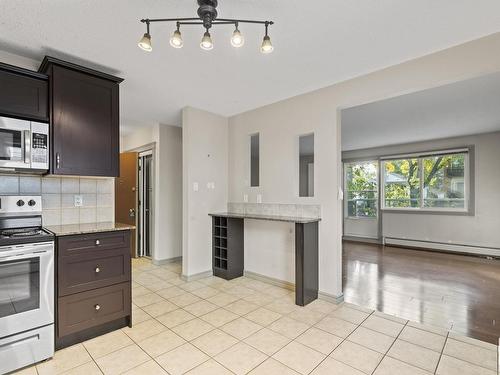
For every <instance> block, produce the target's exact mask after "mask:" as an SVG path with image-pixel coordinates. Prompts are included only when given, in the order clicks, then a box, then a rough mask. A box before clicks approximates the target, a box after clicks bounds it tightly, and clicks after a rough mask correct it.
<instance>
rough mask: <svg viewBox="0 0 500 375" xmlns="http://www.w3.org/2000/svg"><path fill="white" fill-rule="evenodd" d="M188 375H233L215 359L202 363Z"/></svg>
mask: <svg viewBox="0 0 500 375" xmlns="http://www.w3.org/2000/svg"><path fill="white" fill-rule="evenodd" d="M186 374H188V375H232V374H233V373H232V372H231V371H229V370H228V369H227V368H225V367H224V366H222V365H221V364H219V363H217V362H216V361H214V360H213V359H210V360H208V361H206V362H205V363H202V364H201V365H199V366H198V367H196V368H194V369H192V370H191V371H188V372H187V373H186Z"/></svg>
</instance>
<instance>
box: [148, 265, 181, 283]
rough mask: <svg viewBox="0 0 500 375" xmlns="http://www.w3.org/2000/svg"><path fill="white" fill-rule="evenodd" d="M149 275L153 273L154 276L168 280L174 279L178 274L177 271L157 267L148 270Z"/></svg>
mask: <svg viewBox="0 0 500 375" xmlns="http://www.w3.org/2000/svg"><path fill="white" fill-rule="evenodd" d="M149 273H150V274H151V275H155V276H156V277H159V278H160V279H162V280H167V281H168V280H169V279H174V278H176V277H177V276H178V274H177V273H175V272H172V271H168V270H166V269H164V268H158V269H156V270H153V271H150V272H149Z"/></svg>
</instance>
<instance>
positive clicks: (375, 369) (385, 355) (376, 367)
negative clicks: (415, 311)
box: [372, 320, 425, 374]
mask: <svg viewBox="0 0 500 375" xmlns="http://www.w3.org/2000/svg"><path fill="white" fill-rule="evenodd" d="M407 325H408V320H407V321H406V323H405V324H404V326H403V328H402V329H401V331H399V333H398V335H397V336H396V338H395V339H394V341H393V342H392V344H391V346H390V347H389V349H387V352H386V353H385V354H384V356H383V357H382V359H381V360H380V362H379V363H378V364H377V366H375V368H374V369H373V371H372V374H374V373H375V371H377V369H378V368H379V366H380V364H381V363H382V361H383V360H384V359H385V357H387V354H389V351H390V350H391V348H392V347H393V346H394V344H395V343H396V341H397V340H398V338H399V336H400V335H401V333H402V332H403V330H404V329H405V328H406V326H407ZM389 358H392V357H389ZM401 362H403V363H406V362H404V361H401ZM406 364H408V365H411V364H410V363H406ZM411 366H413V365H411ZM414 367H416V368H420V367H417V366H414ZM424 371H425V370H424Z"/></svg>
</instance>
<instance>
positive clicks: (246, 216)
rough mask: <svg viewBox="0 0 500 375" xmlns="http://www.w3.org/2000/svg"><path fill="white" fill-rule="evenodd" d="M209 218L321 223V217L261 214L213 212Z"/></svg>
mask: <svg viewBox="0 0 500 375" xmlns="http://www.w3.org/2000/svg"><path fill="white" fill-rule="evenodd" d="M208 215H209V216H212V217H214V216H219V217H227V218H234V219H249V220H268V221H281V222H287V223H298V224H309V223H316V222H320V221H321V218H320V217H294V216H278V215H260V214H243V213H233V212H211V213H209V214H208Z"/></svg>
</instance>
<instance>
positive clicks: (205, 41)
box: [200, 31, 214, 51]
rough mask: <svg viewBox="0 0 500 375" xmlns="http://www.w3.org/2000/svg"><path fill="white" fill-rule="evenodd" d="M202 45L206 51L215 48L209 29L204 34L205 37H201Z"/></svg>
mask: <svg viewBox="0 0 500 375" xmlns="http://www.w3.org/2000/svg"><path fill="white" fill-rule="evenodd" d="M200 47H201V48H202V49H204V50H205V51H210V50H211V49H212V48H214V43H213V42H212V37H211V36H210V33H209V32H208V31H206V32H205V34H203V38H202V39H201V43H200Z"/></svg>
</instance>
